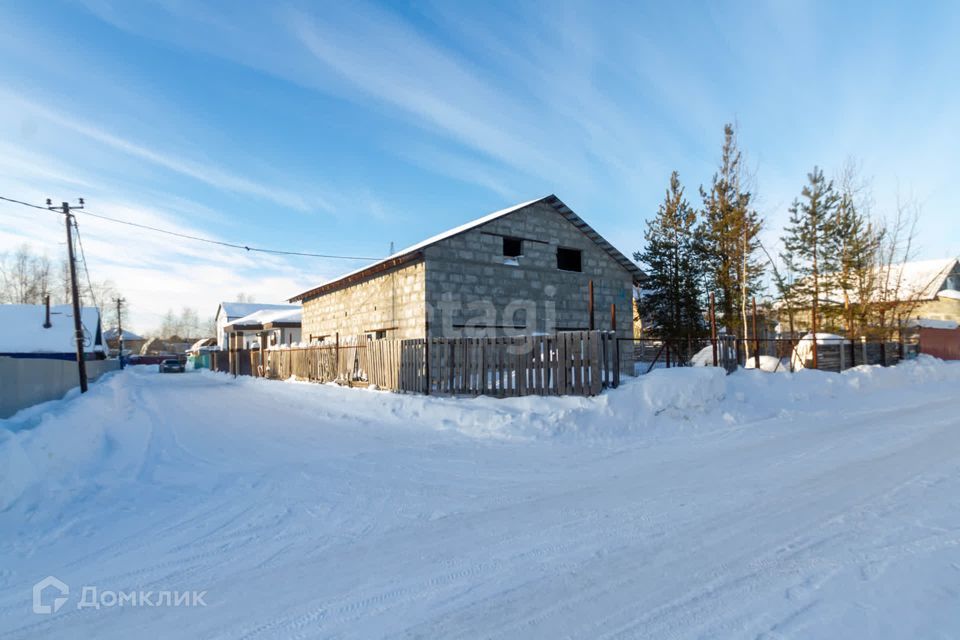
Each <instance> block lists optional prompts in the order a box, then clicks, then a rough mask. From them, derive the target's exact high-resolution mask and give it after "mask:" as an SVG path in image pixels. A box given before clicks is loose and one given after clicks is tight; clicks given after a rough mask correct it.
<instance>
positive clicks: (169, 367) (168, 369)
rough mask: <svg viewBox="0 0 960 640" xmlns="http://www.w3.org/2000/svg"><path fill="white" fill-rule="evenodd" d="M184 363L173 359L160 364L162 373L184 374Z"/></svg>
mask: <svg viewBox="0 0 960 640" xmlns="http://www.w3.org/2000/svg"><path fill="white" fill-rule="evenodd" d="M183 371H184V367H183V363H181V362H180V361H179V360H176V359H173V358H171V359H170V360H164V361H163V362H161V363H160V373H183Z"/></svg>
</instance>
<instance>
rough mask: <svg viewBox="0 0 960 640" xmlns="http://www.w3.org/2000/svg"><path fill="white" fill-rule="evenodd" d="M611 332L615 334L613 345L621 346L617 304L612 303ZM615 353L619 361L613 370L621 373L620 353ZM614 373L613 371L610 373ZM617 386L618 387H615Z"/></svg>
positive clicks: (616, 361)
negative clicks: (618, 335)
mask: <svg viewBox="0 0 960 640" xmlns="http://www.w3.org/2000/svg"><path fill="white" fill-rule="evenodd" d="M610 331H612V332H613V345H614V347H616V346H617V345H619V343H620V340H619V339H618V337H617V303H615V302H611V303H610ZM614 353H615V354H617V359H616V360H615V361H614V365H613V368H614V369H615V370H616V371H620V352H619V351H617V350H616V349H614ZM610 373H611V374H612V373H613V372H612V371H611V372H610ZM614 386H616V385H614Z"/></svg>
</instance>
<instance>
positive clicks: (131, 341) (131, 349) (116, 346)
mask: <svg viewBox="0 0 960 640" xmlns="http://www.w3.org/2000/svg"><path fill="white" fill-rule="evenodd" d="M103 341H104V343H106V345H107V349H108V350H109V352H110V355H111V356H115V355H118V354H119V352H120V332H119V331H118V330H117V328H116V327H110V328H109V329H107V330H106V331H104V332H103ZM146 342H147V339H146V338H144V337H143V336H141V335H137V334H136V333H134V332H133V331H128V330H127V329H124V330H123V351H124V355H126V354H130V353H140V349H142V348H143V345H144V344H145V343H146Z"/></svg>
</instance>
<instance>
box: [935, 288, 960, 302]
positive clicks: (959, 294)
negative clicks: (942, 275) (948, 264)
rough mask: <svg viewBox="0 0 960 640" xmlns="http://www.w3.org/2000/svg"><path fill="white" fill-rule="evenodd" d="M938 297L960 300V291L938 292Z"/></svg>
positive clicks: (947, 290) (946, 290)
mask: <svg viewBox="0 0 960 640" xmlns="http://www.w3.org/2000/svg"><path fill="white" fill-rule="evenodd" d="M937 297H938V298H950V299H951V300H960V291H957V290H956V289H944V290H943V291H937Z"/></svg>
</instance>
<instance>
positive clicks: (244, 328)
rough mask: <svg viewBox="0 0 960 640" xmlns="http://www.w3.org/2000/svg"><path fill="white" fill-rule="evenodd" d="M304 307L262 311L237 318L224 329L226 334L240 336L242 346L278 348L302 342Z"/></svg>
mask: <svg viewBox="0 0 960 640" xmlns="http://www.w3.org/2000/svg"><path fill="white" fill-rule="evenodd" d="M302 310H303V309H302V307H300V305H296V306H295V307H294V308H293V309H289V308H288V309H260V310H259V311H254V312H253V313H251V314H249V315H246V316H244V317H242V318H237V319H236V320H233V321H231V322H230V324H228V325H226V326H225V327H224V331H226V333H228V334H231V333H236V334H239V338H240V339H241V344H244V345H250V346H252V345H257V346H258V347H264V348H266V347H277V346H281V345H292V344H296V343H299V342H300V316H301V312H302Z"/></svg>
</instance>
